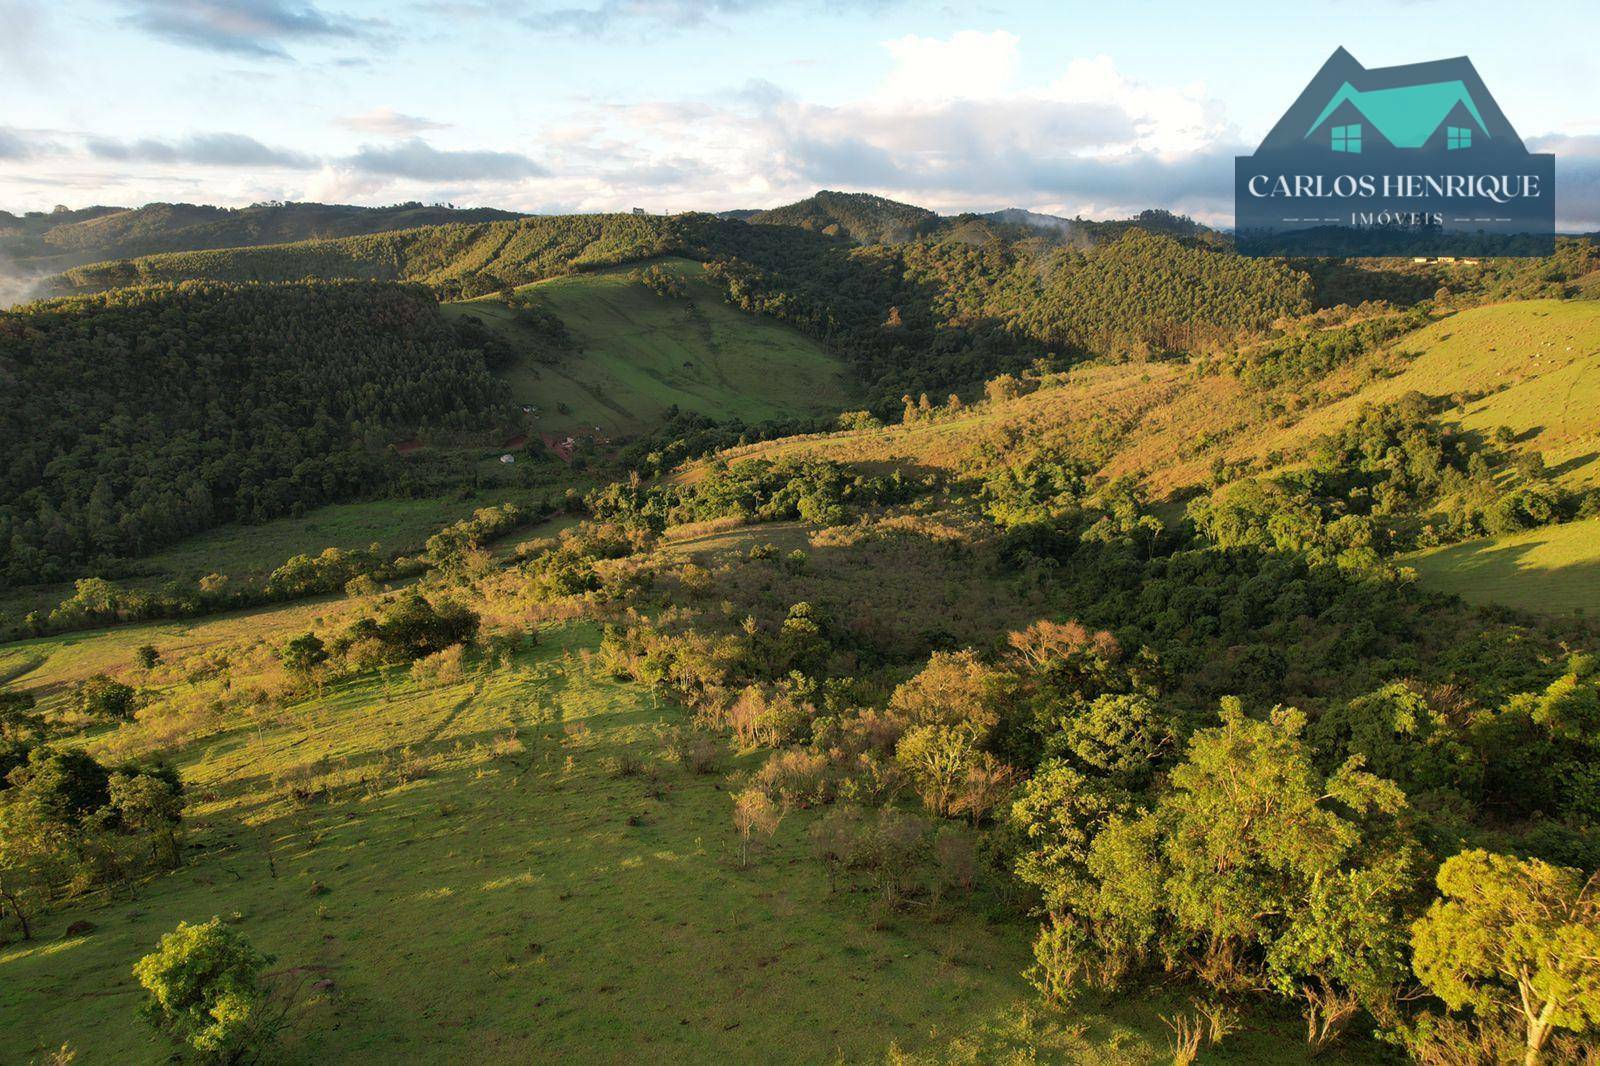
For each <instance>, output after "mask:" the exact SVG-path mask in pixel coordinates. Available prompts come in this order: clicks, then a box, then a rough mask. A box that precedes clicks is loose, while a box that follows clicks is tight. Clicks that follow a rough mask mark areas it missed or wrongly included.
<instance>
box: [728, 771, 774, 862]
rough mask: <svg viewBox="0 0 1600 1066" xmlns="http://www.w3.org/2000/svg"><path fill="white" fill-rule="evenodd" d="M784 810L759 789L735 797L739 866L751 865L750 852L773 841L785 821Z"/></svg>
mask: <svg viewBox="0 0 1600 1066" xmlns="http://www.w3.org/2000/svg"><path fill="white" fill-rule="evenodd" d="M785 813H786V812H785V810H784V808H782V807H780V806H778V804H776V803H774V802H773V801H772V798H771V797H770V796H768V795H767V794H766V793H765V792H763V791H761V790H760V789H759V788H747V789H745V790H744V791H743V792H741V793H739V794H738V795H736V796H734V797H733V827H734V829H736V830H738V832H739V865H740V866H749V865H750V850H751V848H752V847H754V846H755V845H757V844H760V843H764V842H766V841H768V840H771V839H772V836H773V834H774V833H776V832H777V831H778V825H779V824H780V823H781V822H782V821H783V816H784V814H785Z"/></svg>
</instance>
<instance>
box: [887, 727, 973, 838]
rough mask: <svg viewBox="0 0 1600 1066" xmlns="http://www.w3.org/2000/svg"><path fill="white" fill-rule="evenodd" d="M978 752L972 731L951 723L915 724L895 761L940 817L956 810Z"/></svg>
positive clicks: (899, 746)
mask: <svg viewBox="0 0 1600 1066" xmlns="http://www.w3.org/2000/svg"><path fill="white" fill-rule="evenodd" d="M976 754H977V752H976V749H975V748H974V747H973V744H972V731H971V730H970V729H966V728H962V727H960V726H950V725H937V724H936V725H919V726H915V727H913V728H911V729H909V730H907V731H906V734H905V736H903V737H901V738H900V743H899V744H898V745H897V746H896V747H895V761H896V762H898V763H899V764H900V765H901V766H902V767H904V768H905V771H906V773H907V774H909V775H910V777H911V782H912V784H913V785H915V786H916V789H917V794H918V795H919V796H921V797H922V802H923V803H924V804H926V805H927V807H928V810H930V811H932V812H933V813H934V814H937V815H939V816H940V817H944V816H945V815H948V814H952V813H954V811H955V802H956V794H957V790H958V789H959V788H960V786H961V782H962V780H963V779H965V777H966V776H967V770H968V767H969V766H970V765H971V764H972V761H973V759H974V757H975V755H976Z"/></svg>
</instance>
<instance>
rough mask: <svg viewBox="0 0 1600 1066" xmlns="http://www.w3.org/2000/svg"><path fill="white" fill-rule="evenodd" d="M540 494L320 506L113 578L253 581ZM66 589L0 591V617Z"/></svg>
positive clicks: (213, 534) (152, 582) (386, 546)
mask: <svg viewBox="0 0 1600 1066" xmlns="http://www.w3.org/2000/svg"><path fill="white" fill-rule="evenodd" d="M539 495H542V493H540V492H535V491H530V490H521V489H500V490H495V491H485V492H483V493H481V494H479V495H478V496H477V497H476V498H474V499H470V500H461V499H456V498H453V497H435V498H429V499H415V500H410V499H396V500H370V501H366V502H361V503H341V504H333V505H331V506H328V507H319V508H317V509H316V510H314V511H311V512H309V513H307V514H305V515H303V516H301V517H299V518H279V519H275V520H273V521H270V522H263V523H261V524H260V525H239V524H234V525H227V526H221V527H219V528H217V529H213V530H208V531H207V532H205V533H201V534H198V535H196V536H193V537H189V538H187V539H185V540H183V541H180V542H179V543H177V544H175V545H173V546H172V547H170V548H167V549H165V550H163V551H160V552H157V553H155V554H153V555H150V556H147V557H145V558H143V559H139V560H137V562H136V563H135V566H136V567H137V568H138V571H139V576H135V577H129V578H118V579H117V583H118V584H120V585H124V586H127V587H129V588H159V587H160V586H162V585H165V584H167V583H169V582H176V583H177V584H179V585H183V586H187V587H190V588H192V587H193V586H194V585H195V584H196V583H197V582H198V581H199V580H200V579H201V578H202V577H204V576H206V575H207V574H212V573H222V574H226V575H227V576H228V577H229V579H230V580H232V581H233V582H235V583H242V584H258V583H260V582H262V581H264V580H265V579H266V577H267V576H268V575H269V574H271V573H272V571H274V570H276V569H277V568H278V567H280V566H282V565H283V564H284V562H286V561H287V560H288V559H289V558H290V557H291V556H294V555H299V554H302V553H304V554H311V555H315V554H316V553H317V552H320V551H322V549H324V548H344V549H346V550H349V549H355V548H366V547H368V546H370V545H373V544H376V545H378V547H379V550H380V551H381V552H382V553H383V554H385V555H395V554H400V553H412V552H419V551H421V550H422V545H423V543H424V542H425V541H426V540H427V539H428V538H429V537H430V536H432V535H433V534H434V533H437V532H438V531H439V530H440V529H441V528H442V527H444V526H446V525H449V524H450V523H451V522H455V521H458V520H460V519H462V518H466V517H467V516H469V515H470V514H472V512H473V511H474V510H476V509H478V508H479V507H490V506H494V505H496V504H500V503H504V502H506V501H515V502H518V503H527V502H529V501H530V500H531V499H533V498H535V497H537V496H539ZM71 595H72V583H71V582H63V583H60V584H53V585H32V586H28V587H25V588H19V589H12V590H8V591H6V592H5V593H3V594H0V615H4V616H10V617H14V618H20V617H22V616H23V615H26V614H27V613H28V612H29V611H43V612H45V613H48V612H49V611H50V609H51V608H53V607H55V606H56V605H57V604H59V603H60V602H61V601H62V600H64V599H66V598H67V597H69V596H71Z"/></svg>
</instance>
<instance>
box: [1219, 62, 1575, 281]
mask: <svg viewBox="0 0 1600 1066" xmlns="http://www.w3.org/2000/svg"><path fill="white" fill-rule="evenodd" d="M1234 199H1235V233H1236V240H1237V243H1238V245H1239V249H1240V251H1242V252H1244V253H1245V254H1249V255H1356V256H1363V255H1366V256H1370V255H1451V256H1459V255H1549V254H1551V253H1552V252H1553V251H1554V249H1555V158H1554V156H1551V155H1540V154H1533V153H1530V152H1529V151H1528V150H1527V147H1526V146H1525V145H1524V144H1523V143H1522V138H1521V137H1519V136H1518V135H1517V131H1516V130H1515V129H1514V128H1513V127H1512V125H1511V123H1510V121H1509V120H1507V118H1506V116H1505V114H1504V113H1503V112H1502V111H1501V110H1500V107H1499V105H1498V104H1497V103H1496V102H1495V100H1494V97H1493V96H1492V95H1491V94H1490V93H1489V89H1488V87H1487V86H1486V85H1484V83H1483V79H1482V78H1481V77H1479V75H1478V72H1477V70H1476V68H1474V67H1473V65H1472V61H1471V60H1470V59H1468V58H1466V57H1465V56H1461V57H1457V58H1454V59H1442V60H1436V61H1433V62H1427V63H1413V64H1409V65H1406V66H1399V67H1383V68H1374V69H1371V70H1369V69H1367V68H1366V67H1363V66H1362V65H1361V64H1360V63H1359V62H1358V61H1357V60H1356V58H1355V57H1354V56H1352V55H1351V54H1350V53H1349V52H1347V51H1345V50H1344V49H1343V48H1340V49H1338V50H1337V51H1335V52H1334V53H1333V55H1332V56H1330V57H1329V59H1328V61H1327V62H1326V63H1324V64H1323V66H1322V69H1321V70H1319V71H1318V72H1317V75H1316V77H1314V78H1312V80H1311V83H1310V84H1309V85H1308V86H1306V88H1305V91H1303V92H1302V93H1301V94H1300V96H1299V98H1298V99H1296V100H1295V102H1294V104H1293V105H1291V106H1290V108H1289V110H1288V111H1287V112H1285V113H1284V116H1283V118H1281V119H1279V120H1278V123H1277V125H1275V126H1274V127H1273V128H1272V130H1271V131H1270V132H1269V133H1268V134H1267V136H1266V138H1265V139H1264V140H1263V141H1262V142H1261V146H1260V147H1259V148H1258V149H1256V152H1255V153H1254V154H1253V155H1250V156H1241V157H1239V158H1238V159H1237V160H1236V162H1235V189H1234Z"/></svg>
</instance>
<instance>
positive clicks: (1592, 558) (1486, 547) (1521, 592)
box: [1402, 518, 1600, 617]
mask: <svg viewBox="0 0 1600 1066" xmlns="http://www.w3.org/2000/svg"><path fill="white" fill-rule="evenodd" d="M1402 562H1404V563H1405V564H1406V565H1408V566H1411V567H1414V568H1415V569H1416V571H1417V576H1418V578H1419V579H1420V580H1421V582H1422V584H1423V586H1424V587H1426V588H1431V589H1437V590H1438V591H1440V592H1450V593H1454V594H1455V595H1458V596H1460V597H1461V598H1462V599H1464V600H1466V601H1467V602H1468V603H1477V604H1489V603H1497V604H1503V605H1504V606H1507V607H1516V608H1519V609H1521V610H1524V611H1532V612H1534V613H1535V614H1583V615H1588V616H1590V617H1593V616H1595V615H1597V614H1600V519H1595V518H1591V519H1588V520H1586V521H1580V522H1569V523H1567V524H1566V525H1560V526H1546V527H1545V528H1543V529H1533V530H1529V531H1528V532H1526V533H1513V534H1509V535H1507V536H1503V537H1490V538H1488V539H1485V540H1474V541H1468V542H1467V543H1465V544H1452V545H1449V546H1448V547H1443V548H1435V549H1433V550H1432V551H1427V552H1423V553H1421V554H1418V555H1412V556H1407V557H1406V558H1405V559H1403V560H1402Z"/></svg>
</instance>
